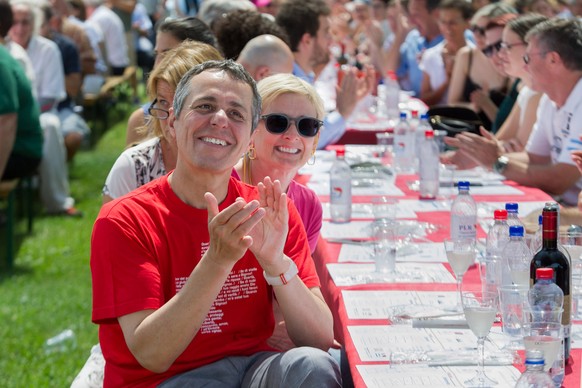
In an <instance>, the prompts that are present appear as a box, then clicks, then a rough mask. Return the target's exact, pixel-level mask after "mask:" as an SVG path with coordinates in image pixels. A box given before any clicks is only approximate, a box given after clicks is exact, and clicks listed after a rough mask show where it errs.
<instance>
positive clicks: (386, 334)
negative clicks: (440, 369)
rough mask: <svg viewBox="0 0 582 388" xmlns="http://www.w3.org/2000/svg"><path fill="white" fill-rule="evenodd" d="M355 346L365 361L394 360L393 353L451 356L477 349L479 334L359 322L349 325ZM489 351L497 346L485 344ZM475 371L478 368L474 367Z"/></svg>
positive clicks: (494, 350)
mask: <svg viewBox="0 0 582 388" xmlns="http://www.w3.org/2000/svg"><path fill="white" fill-rule="evenodd" d="M348 331H349V332H350V336H351V338H352V341H353V343H354V346H355V348H356V350H357V352H358V355H359V356H360V359H361V360H362V361H363V362H369V361H390V357H391V354H393V353H402V354H405V355H406V354H418V355H422V354H426V353H435V354H438V355H439V358H442V361H443V362H444V361H446V357H440V356H441V355H442V352H449V351H450V352H451V357H452V356H453V355H455V353H457V354H461V353H465V352H473V351H474V352H475V357H476V356H477V349H476V346H477V337H475V335H474V334H473V332H472V331H471V330H469V329H453V330H451V329H413V328H412V327H411V326H409V325H359V326H348ZM485 349H486V351H489V352H497V351H498V350H499V349H498V348H497V346H495V345H493V344H491V343H490V342H486V343H485ZM473 370H474V369H473Z"/></svg>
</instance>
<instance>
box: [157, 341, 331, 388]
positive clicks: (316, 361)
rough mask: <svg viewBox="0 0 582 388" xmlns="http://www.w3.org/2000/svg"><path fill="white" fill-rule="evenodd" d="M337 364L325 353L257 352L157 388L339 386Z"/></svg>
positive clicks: (295, 350) (305, 349)
mask: <svg viewBox="0 0 582 388" xmlns="http://www.w3.org/2000/svg"><path fill="white" fill-rule="evenodd" d="M341 386H342V383H341V374H340V370H339V366H338V364H337V362H336V361H335V360H334V359H333V358H332V357H331V356H330V355H329V354H328V353H326V352H324V351H322V350H319V349H315V348H310V347H300V348H293V349H291V350H288V351H286V352H283V353H278V352H260V353H257V354H254V355H252V356H249V357H241V356H235V357H227V358H224V359H222V360H219V361H216V362H214V363H212V364H208V365H204V366H202V367H200V368H197V369H193V370H191V371H188V372H185V373H182V374H180V375H177V376H174V377H172V378H170V379H168V380H166V381H165V382H163V383H162V384H160V385H159V387H160V388H173V387H176V388H178V387H179V388H182V387H196V388H204V387H205V388H213V387H221V388H239V387H240V388H247V387H252V388H259V387H261V388H276V387H284V388H294V387H308V388H312V387H317V388H328V387H330V388H331V387H341Z"/></svg>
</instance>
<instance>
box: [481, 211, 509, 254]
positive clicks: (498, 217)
mask: <svg viewBox="0 0 582 388" xmlns="http://www.w3.org/2000/svg"><path fill="white" fill-rule="evenodd" d="M508 241H509V225H507V210H502V209H499V210H495V211H494V212H493V225H491V227H490V228H489V230H488V231H487V238H486V240H485V253H486V254H487V256H489V257H493V256H497V257H501V252H502V251H503V248H504V247H505V244H507V242H508Z"/></svg>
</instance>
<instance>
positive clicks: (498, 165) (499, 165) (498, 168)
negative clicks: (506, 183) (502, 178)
mask: <svg viewBox="0 0 582 388" xmlns="http://www.w3.org/2000/svg"><path fill="white" fill-rule="evenodd" d="M508 163H509V158H508V157H507V156H504V155H501V156H500V157H498V158H497V160H496V161H495V163H493V171H495V172H496V173H498V174H501V175H503V172H504V171H505V169H506V168H507V164H508Z"/></svg>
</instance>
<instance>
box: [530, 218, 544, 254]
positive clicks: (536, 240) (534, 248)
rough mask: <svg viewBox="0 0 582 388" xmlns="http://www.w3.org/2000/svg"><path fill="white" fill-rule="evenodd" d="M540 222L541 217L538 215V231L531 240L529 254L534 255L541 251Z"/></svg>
mask: <svg viewBox="0 0 582 388" xmlns="http://www.w3.org/2000/svg"><path fill="white" fill-rule="evenodd" d="M542 220H543V217H542V215H541V214H540V215H539V217H538V229H537V230H536V232H535V234H534V236H533V238H532V240H531V252H532V253H533V254H536V253H537V252H539V251H540V249H542Z"/></svg>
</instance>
